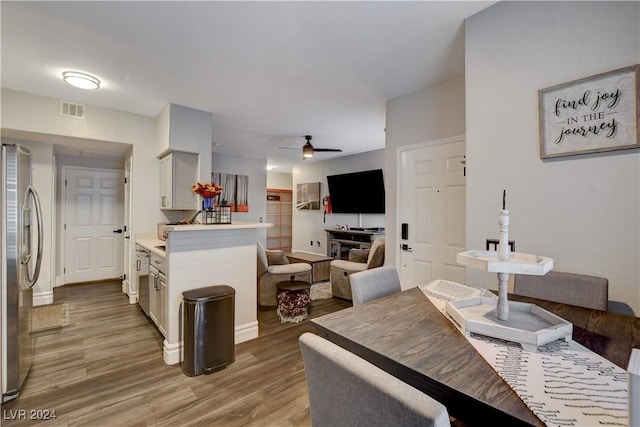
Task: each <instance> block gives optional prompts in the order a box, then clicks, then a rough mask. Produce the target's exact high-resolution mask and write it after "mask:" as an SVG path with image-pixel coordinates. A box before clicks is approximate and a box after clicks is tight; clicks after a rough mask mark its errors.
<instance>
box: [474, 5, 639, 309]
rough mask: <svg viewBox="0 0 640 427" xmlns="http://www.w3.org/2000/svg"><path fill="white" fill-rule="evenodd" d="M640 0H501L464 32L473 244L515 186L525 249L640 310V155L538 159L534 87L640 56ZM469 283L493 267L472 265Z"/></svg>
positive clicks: (514, 205) (520, 244)
mask: <svg viewBox="0 0 640 427" xmlns="http://www.w3.org/2000/svg"><path fill="white" fill-rule="evenodd" d="M638 16H640V3H638V2H499V3H497V4H495V5H493V6H491V7H489V8H488V9H485V10H483V11H482V12H479V13H478V14H476V15H474V16H472V17H470V18H469V19H467V21H466V25H465V37H466V48H465V49H466V77H465V85H466V91H465V92H466V93H465V96H466V137H467V246H468V248H470V249H472V248H484V245H485V239H486V238H497V233H498V227H497V215H498V212H499V210H500V208H501V197H502V190H503V189H506V190H507V195H508V203H507V207H508V209H509V212H510V220H511V223H510V235H509V237H510V239H513V240H515V242H516V248H517V250H518V252H525V253H532V254H538V255H543V256H548V257H551V258H553V259H554V265H555V267H554V269H555V270H558V271H566V272H572V273H580V274H589V275H595V276H602V277H606V278H608V279H609V299H610V300H612V301H618V302H624V303H627V304H629V305H630V306H631V307H632V308H633V310H634V311H635V313H636V315H638V313H640V268H639V267H638V266H639V261H638V260H639V259H640V153H639V151H638V150H624V151H616V152H608V153H600V154H590V155H581V156H572V157H560V158H557V159H553V160H544V161H543V160H541V159H540V154H539V139H538V97H537V95H538V90H540V89H544V88H548V87H551V86H554V85H557V84H561V83H565V82H570V81H573V80H576V79H579V78H583V77H588V76H591V75H595V74H599V73H603V72H606V71H610V70H615V69H618V68H622V67H625V66H629V65H633V64H637V63H640V28H639V27H640V21H639V20H638ZM467 281H468V282H469V283H470V284H472V285H478V286H490V287H492V288H494V289H495V287H496V285H497V281H496V279H495V275H493V274H485V273H482V272H479V271H475V270H473V269H468V270H467Z"/></svg>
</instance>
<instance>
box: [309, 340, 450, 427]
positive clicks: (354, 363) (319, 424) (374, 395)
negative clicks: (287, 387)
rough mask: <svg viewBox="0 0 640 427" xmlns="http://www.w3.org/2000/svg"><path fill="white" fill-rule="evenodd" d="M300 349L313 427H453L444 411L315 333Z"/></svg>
mask: <svg viewBox="0 0 640 427" xmlns="http://www.w3.org/2000/svg"><path fill="white" fill-rule="evenodd" d="M299 343H300V348H301V350H302V359H303V362H304V368H305V374H306V378H307V387H308V390H309V408H310V411H311V424H312V425H313V426H314V427H323V426H364V425H366V426H404V425H406V426H408V425H411V426H437V427H440V426H450V425H451V423H450V420H449V413H448V412H447V408H446V407H445V406H444V405H442V404H441V403H439V402H438V401H436V400H435V399H433V398H432V397H430V396H429V395H427V394H424V393H422V392H421V391H419V390H417V389H415V388H413V387H411V386H410V385H409V384H407V383H405V382H403V381H400V380H399V379H397V378H396V377H394V376H392V375H391V374H388V373H387V372H385V371H383V370H382V369H380V368H378V367H377V366H375V365H372V364H371V363H369V362H367V361H366V360H364V359H362V358H360V357H359V356H356V355H355V354H353V353H350V352H349V351H347V350H345V349H343V348H342V347H339V346H337V345H335V344H334V343H332V342H331V341H328V340H326V339H324V338H321V337H319V336H318V335H315V334H313V333H310V332H306V333H304V334H302V335H301V336H300V338H299Z"/></svg>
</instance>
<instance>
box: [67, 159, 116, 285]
mask: <svg viewBox="0 0 640 427" xmlns="http://www.w3.org/2000/svg"><path fill="white" fill-rule="evenodd" d="M69 170H77V171H89V172H115V173H122V174H124V171H123V170H122V169H110V168H91V167H82V166H71V165H63V166H62V180H63V182H64V180H65V179H67V171H69ZM60 203H61V205H62V206H61V209H60V218H61V219H62V221H61V225H62V227H61V230H60V242H61V243H62V248H61V249H62V250H61V251H60V277H62V280H61V282H62V283H61V285H65V284H66V274H65V272H64V269H65V267H66V265H67V260H66V248H65V245H66V239H67V231H66V230H65V227H64V222H65V220H66V218H67V186H66V185H64V184H63V185H62V194H61V198H60ZM122 205H123V209H124V203H123V204H122ZM122 245H123V247H122V252H123V253H124V239H123V243H122ZM123 268H124V266H123Z"/></svg>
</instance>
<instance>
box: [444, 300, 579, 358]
mask: <svg viewBox="0 0 640 427" xmlns="http://www.w3.org/2000/svg"><path fill="white" fill-rule="evenodd" d="M496 304H497V299H495V298H469V299H463V300H457V301H448V302H447V307H446V311H447V313H448V314H449V316H451V318H452V319H453V320H454V321H455V322H456V323H458V325H459V326H460V328H461V329H462V333H463V334H464V335H465V336H469V334H470V333H471V332H473V333H477V334H480V335H486V336H490V337H494V338H500V339H503V340H506V341H513V342H517V343H520V344H521V345H522V348H523V349H525V350H528V351H536V349H537V347H538V346H540V345H544V344H547V343H550V342H552V341H555V340H557V339H561V338H562V339H564V340H565V341H571V334H572V333H573V324H571V323H570V322H567V321H566V320H564V319H563V318H561V317H558V316H556V315H555V314H552V313H550V312H548V311H547V310H544V309H542V308H540V307H538V306H537V305H534V304H529V303H524V302H517V301H509V318H508V320H499V319H498V316H497V314H496Z"/></svg>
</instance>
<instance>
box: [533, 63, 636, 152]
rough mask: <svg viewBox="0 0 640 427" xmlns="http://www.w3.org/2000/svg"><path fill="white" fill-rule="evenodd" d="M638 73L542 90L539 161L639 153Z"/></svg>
mask: <svg viewBox="0 0 640 427" xmlns="http://www.w3.org/2000/svg"><path fill="white" fill-rule="evenodd" d="M639 67H640V65H633V66H631V67H625V68H621V69H619V70H614V71H609V72H607V73H602V74H597V75H595V76H591V77H587V78H583V79H579V80H574V81H572V82H569V83H563V84H560V85H557V86H553V87H549V88H546V89H541V90H539V91H538V102H539V109H540V110H539V113H540V158H541V159H546V158H551V157H560V156H572V155H575V154H585V153H598V152H602V151H613V150H623V149H628V148H638V147H640V138H639V137H638V128H639V127H640V121H639V115H638V110H639V109H640V99H638V85H639V83H640V80H639V77H638V69H639Z"/></svg>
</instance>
